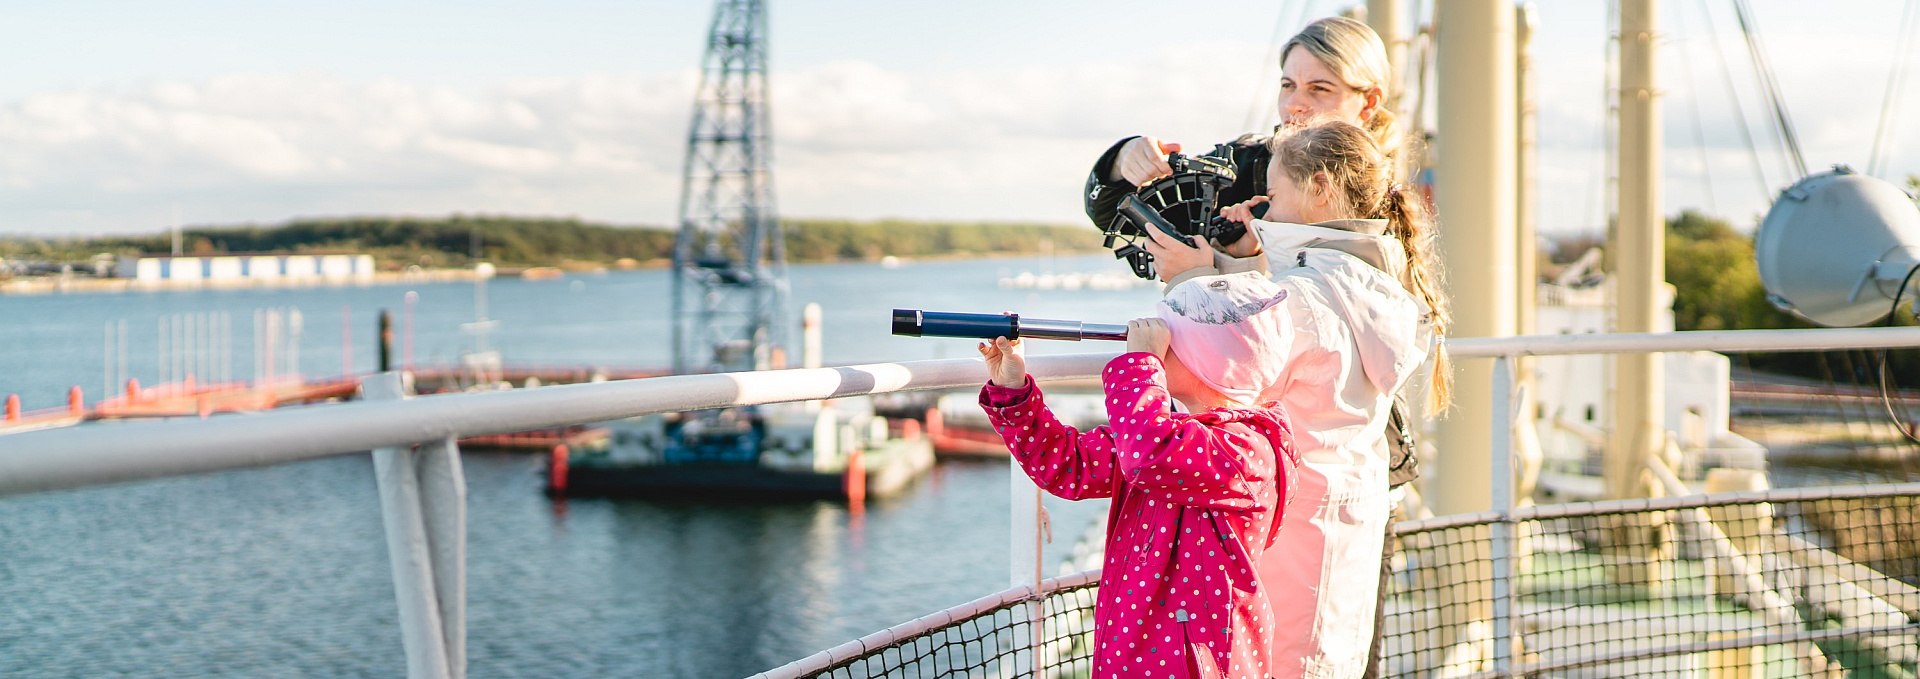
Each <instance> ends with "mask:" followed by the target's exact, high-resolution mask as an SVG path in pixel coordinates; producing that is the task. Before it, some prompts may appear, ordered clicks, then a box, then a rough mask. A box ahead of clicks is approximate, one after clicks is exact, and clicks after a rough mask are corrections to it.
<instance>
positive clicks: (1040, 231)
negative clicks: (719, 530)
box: [0, 215, 1100, 269]
mask: <svg viewBox="0 0 1920 679" xmlns="http://www.w3.org/2000/svg"><path fill="white" fill-rule="evenodd" d="M781 226H782V230H783V232H784V235H785V239H786V251H787V259H788V261H793V262H821V261H838V260H870V259H879V258H881V257H884V256H888V255H892V256H898V257H949V256H951V257H965V256H979V255H1011V254H1033V253H1041V252H1090V251H1097V250H1098V249H1099V248H1100V238H1099V233H1098V232H1097V231H1096V230H1095V229H1093V228H1092V227H1090V226H1081V227H1069V226H1059V225H1049V224H1033V223H1024V224H1023V223H970V222H920V221H906V220H881V221H848V220H831V219H795V220H784V221H783V222H782V223H781ZM674 236H675V234H674V232H673V231H672V230H669V229H664V228H654V227H644V226H641V227H623V226H612V225H607V224H594V223H590V222H583V221H580V220H578V219H558V218H540V217H510V216H486V215H453V216H451V217H436V218H422V217H377V216H376V217H339V218H324V219H297V220H293V221H290V222H287V223H285V224H280V225H274V226H255V225H248V226H238V227H195V228H189V229H185V230H184V231H183V233H182V236H181V238H182V246H183V250H184V251H186V252H187V253H190V254H219V253H228V252H316V251H341V250H346V251H353V252H365V253H369V254H372V255H374V256H375V257H376V258H377V259H378V260H379V262H380V263H381V265H382V267H383V268H389V269H394V268H400V267H404V266H407V265H415V264H417V265H421V266H427V267H435V266H466V265H469V264H471V263H473V262H474V261H476V260H484V261H490V262H493V263H495V264H497V265H502V266H559V265H608V264H613V263H615V262H617V261H619V260H622V259H629V260H634V261H636V262H639V263H642V264H645V263H660V262H664V261H668V260H671V258H672V256H673V243H674ZM172 247H173V245H172V235H171V234H165V233H162V234H152V235H139V236H110V237H99V238H88V239H44V238H42V239H29V238H14V239H6V238H0V257H11V258H45V259H55V260H63V261H80V260H84V259H85V258H87V257H89V256H92V255H94V254H97V253H102V252H106V253H112V254H142V253H145V254H164V253H168V252H172Z"/></svg>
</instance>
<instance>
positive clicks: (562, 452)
mask: <svg viewBox="0 0 1920 679" xmlns="http://www.w3.org/2000/svg"><path fill="white" fill-rule="evenodd" d="M547 492H548V493H552V494H554V495H566V494H567V445H566V444H564V443H562V444H560V445H557V446H554V447H553V453H552V454H551V455H548V456H547Z"/></svg>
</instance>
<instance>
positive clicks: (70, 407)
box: [67, 384, 87, 417]
mask: <svg viewBox="0 0 1920 679" xmlns="http://www.w3.org/2000/svg"><path fill="white" fill-rule="evenodd" d="M67 414H68V415H72V416H74V417H85V416H86V414H87V398H86V395H85V394H83V393H81V392H80V385H77V384H76V385H73V388H72V389H68V390H67Z"/></svg>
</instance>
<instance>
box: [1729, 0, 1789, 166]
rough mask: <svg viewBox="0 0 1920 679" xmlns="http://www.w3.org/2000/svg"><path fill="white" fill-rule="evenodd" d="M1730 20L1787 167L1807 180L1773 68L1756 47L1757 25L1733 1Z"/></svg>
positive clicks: (1742, 1) (1742, 2) (1741, 2)
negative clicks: (1750, 65) (1744, 48)
mask: <svg viewBox="0 0 1920 679" xmlns="http://www.w3.org/2000/svg"><path fill="white" fill-rule="evenodd" d="M1733 12H1734V17H1735V18H1737V19H1739V21H1740V34H1741V35H1742V36H1744V37H1745V38H1746V40H1747V53H1748V54H1749V55H1751V56H1752V58H1753V68H1754V73H1755V74H1756V75H1757V77H1758V78H1759V80H1760V90H1761V93H1762V94H1764V95H1765V96H1766V98H1767V103H1768V105H1769V106H1770V107H1771V108H1772V109H1773V120H1774V124H1775V125H1777V126H1779V130H1778V131H1779V133H1780V143H1781V144H1782V145H1784V146H1785V147H1786V148H1785V149H1784V151H1785V153H1786V156H1787V161H1788V164H1789V165H1790V166H1791V167H1792V168H1793V169H1794V170H1796V171H1798V173H1799V174H1797V175H1795V176H1799V177H1805V176H1807V156H1806V154H1805V153H1802V152H1801V151H1800V136H1799V134H1797V133H1795V132H1794V127H1793V118H1792V116H1790V115H1788V113H1787V104H1786V101H1785V98H1784V97H1782V96H1781V94H1780V81H1779V80H1778V79H1777V78H1775V77H1774V72H1773V64H1771V63H1770V62H1768V61H1767V51H1766V48H1765V47H1762V46H1761V45H1760V30H1759V24H1758V23H1757V22H1755V21H1754V19H1753V10H1752V9H1751V8H1749V7H1748V6H1747V0H1733Z"/></svg>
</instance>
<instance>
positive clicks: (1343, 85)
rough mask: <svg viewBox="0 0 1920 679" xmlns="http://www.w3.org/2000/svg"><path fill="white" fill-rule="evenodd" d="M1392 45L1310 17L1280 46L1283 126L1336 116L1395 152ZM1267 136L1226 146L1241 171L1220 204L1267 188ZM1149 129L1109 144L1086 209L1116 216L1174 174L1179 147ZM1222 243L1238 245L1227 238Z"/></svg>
mask: <svg viewBox="0 0 1920 679" xmlns="http://www.w3.org/2000/svg"><path fill="white" fill-rule="evenodd" d="M1391 80H1392V74H1391V69H1390V67H1389V65H1388V62H1387V47H1386V45H1385V44H1384V43H1382V42H1381V41H1380V36H1379V35H1378V34H1376V33H1374V32H1373V29H1372V28H1368V27H1367V25H1366V24H1364V23H1361V22H1359V21H1355V20H1353V19H1348V18H1346V17H1329V18H1325V19H1321V20H1319V21H1315V22H1313V23H1311V24H1308V25H1307V27H1306V28H1304V29H1301V31H1300V32H1299V33H1297V34H1295V35H1294V36H1293V38H1291V39H1289V40H1287V43H1286V44H1285V45H1283V46H1282V47H1281V49H1280V101H1279V105H1280V115H1281V117H1282V121H1281V127H1285V126H1287V125H1298V124H1300V123H1302V122H1305V121H1307V120H1312V119H1316V118H1336V119H1339V120H1345V121H1347V122H1349V123H1353V124H1355V125H1359V126H1361V127H1364V128H1366V130H1367V132H1368V133H1369V134H1371V135H1372V136H1373V140H1374V143H1375V144H1378V145H1379V147H1380V148H1381V149H1382V150H1384V151H1385V152H1386V153H1387V155H1388V156H1389V157H1398V156H1399V152H1400V148H1401V146H1402V143H1401V138H1400V130H1399V125H1398V123H1397V121H1396V119H1395V117H1394V114H1393V111H1392V110H1390V109H1389V108H1388V107H1387V102H1388V95H1389V92H1388V89H1387V88H1388V87H1389V86H1390V85H1391V84H1392V83H1391V82H1390V81H1391ZM1267 139H1268V136H1267V135H1252V134H1250V135H1245V136H1242V137H1240V138H1239V139H1236V140H1234V141H1232V142H1229V143H1227V144H1224V145H1222V146H1223V149H1222V150H1221V152H1222V154H1223V155H1222V156H1221V159H1222V160H1225V161H1228V162H1229V163H1231V164H1232V165H1233V166H1234V168H1235V170H1237V173H1236V174H1237V177H1238V179H1237V180H1236V181H1235V182H1234V184H1233V186H1232V187H1230V188H1228V189H1227V190H1226V191H1223V192H1221V195H1220V204H1222V205H1233V204H1235V203H1239V202H1242V201H1245V200H1248V199H1251V198H1253V197H1255V196H1260V195H1265V194H1266V174H1267V160H1268V159H1269V158H1271V157H1272V153H1271V152H1270V151H1269V150H1268V149H1267V147H1266V141H1267ZM1179 148H1180V146H1179V145H1178V144H1166V143H1163V142H1161V141H1160V140H1159V139H1156V138H1154V137H1150V136H1139V137H1128V138H1126V139H1122V140H1120V142H1119V143H1116V144H1114V145H1113V147H1112V148H1109V149H1107V152H1106V153H1105V154H1103V155H1101V156H1100V159H1099V160H1098V161H1096V162H1095V163H1094V165H1093V172H1092V173H1090V174H1089V175H1088V177H1087V192H1086V193H1085V194H1084V195H1085V196H1086V209H1087V216H1088V217H1091V218H1092V219H1093V222H1094V223H1095V224H1098V225H1102V226H1104V225H1106V224H1108V223H1111V222H1112V221H1113V220H1114V218H1115V216H1116V213H1117V210H1116V209H1115V208H1116V207H1117V206H1118V205H1119V203H1120V200H1121V198H1123V197H1125V196H1126V194H1128V193H1130V192H1132V191H1133V189H1134V188H1135V187H1138V186H1140V185H1143V184H1146V183H1147V182H1150V181H1153V180H1154V179H1158V178H1160V177H1164V176H1166V175H1167V174H1169V173H1171V172H1172V171H1173V170H1172V168H1170V167H1168V166H1167V157H1166V154H1167V153H1168V152H1170V151H1177V150H1179ZM1221 245H1222V246H1229V247H1230V245H1231V244H1227V243H1222V244H1221Z"/></svg>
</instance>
